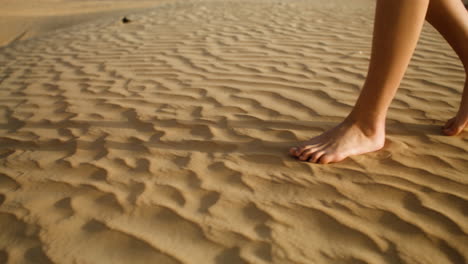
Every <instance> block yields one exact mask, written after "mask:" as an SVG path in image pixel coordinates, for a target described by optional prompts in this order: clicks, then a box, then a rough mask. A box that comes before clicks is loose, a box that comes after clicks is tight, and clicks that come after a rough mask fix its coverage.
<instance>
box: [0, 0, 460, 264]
mask: <svg viewBox="0 0 468 264" xmlns="http://www.w3.org/2000/svg"><path fill="white" fill-rule="evenodd" d="M65 2H67V1H65ZM65 2H63V3H65ZM85 2H86V1H84V2H83V3H85ZM68 4H70V2H69V3H68ZM71 4H75V3H74V2H73V1H72V2H71ZM122 5H123V4H122ZM62 8H63V9H64V10H65V9H66V8H65V7H62ZM122 8H123V7H122ZM128 8H129V10H130V8H133V7H128ZM373 8H374V7H373V1H367V2H366V1H355V0H353V1H337V0H333V1H332V0H328V1H315V2H310V1H300V0H278V1H262V0H250V1H242V0H237V1H234V0H231V1H209V0H200V1H178V0H174V1H170V2H168V3H160V4H157V5H154V6H153V8H151V9H149V8H146V10H145V11H144V12H143V11H141V10H140V12H138V13H135V14H127V16H128V18H129V19H130V20H131V22H130V23H127V24H123V23H121V21H120V20H121V18H122V14H123V13H125V12H123V11H122V10H120V11H118V12H120V13H112V12H113V11H112V12H111V13H108V14H109V15H108V16H104V17H101V18H97V17H94V18H93V19H91V20H89V21H86V22H85V23H81V22H80V23H78V22H77V23H75V22H76V21H75V22H73V23H74V24H73V23H72V24H73V26H69V25H68V26H64V27H60V28H55V29H50V28H46V29H44V30H43V31H41V30H40V28H39V29H38V30H35V32H37V34H36V35H33V36H31V37H28V38H29V39H28V40H19V39H18V40H16V41H13V42H12V41H6V43H10V44H9V45H6V46H5V47H3V48H0V263H78V264H85V263H86V264H88V263H99V264H102V263H196V264H198V263H216V264H231V263H232V264H234V263H259V264H262V263H320V264H321V263H333V264H337V263H372V264H378V263H437V264H444V263H456V264H463V263H466V262H467V260H468V235H467V234H468V177H467V172H468V154H467V150H468V141H467V138H468V137H467V136H468V133H467V132H466V131H465V132H463V133H462V134H461V135H459V136H456V137H446V136H443V135H441V134H440V127H441V125H442V124H444V123H445V120H447V119H448V118H450V117H452V116H454V115H455V113H456V111H457V108H458V104H459V100H460V96H461V91H462V88H463V84H464V71H463V68H462V66H461V63H460V62H459V61H458V59H457V57H456V55H455V54H454V52H453V51H452V50H451V49H450V47H449V46H448V45H447V44H446V43H445V41H444V40H443V39H442V37H441V36H439V35H438V33H437V32H436V31H435V30H434V29H433V28H432V27H431V26H429V25H425V27H424V30H423V33H422V36H421V40H420V42H419V44H418V47H417V50H416V53H415V55H414V58H413V60H412V61H411V64H410V66H409V69H408V71H407V74H406V76H405V79H404V81H403V83H402V84H401V87H400V89H399V91H398V94H397V95H396V98H395V100H394V101H393V104H392V105H391V109H390V111H389V116H388V122H387V132H388V135H387V139H386V144H385V147H384V149H383V150H381V151H378V152H375V153H370V154H366V155H361V156H356V157H351V158H348V159H346V160H345V161H343V162H341V163H337V164H330V165H317V164H310V163H304V162H298V161H297V160H295V159H293V158H291V157H289V156H288V155H287V149H288V148H289V147H290V146H292V145H295V144H296V142H298V141H301V140H306V139H308V138H310V137H312V136H315V135H318V134H320V133H321V132H322V131H324V130H326V129H328V128H331V127H332V126H334V125H336V124H337V123H338V122H340V121H341V120H342V119H343V117H345V116H346V114H347V113H348V112H349V111H350V110H351V108H352V106H353V104H354V101H355V99H356V97H357V95H358V93H359V90H360V87H361V85H362V83H363V81H364V78H365V74H366V71H367V65H368V62H369V55H370V41H371V35H372V23H373V22H372V20H373ZM35 9H36V7H32V8H31V10H30V11H31V12H33V11H34V10H35ZM37 10H40V9H37ZM73 10H75V11H74V12H77V15H78V16H81V15H83V14H80V13H79V12H78V11H77V9H75V8H74V9H73ZM101 11H102V12H107V11H108V10H107V11H106V10H104V9H102V10H100V12H101ZM121 11H122V12H121ZM124 11H125V10H124ZM61 12H62V11H61ZM116 12H117V11H116ZM126 12H127V11H126ZM59 13H60V12H59ZM127 13H128V12H127ZM62 19H65V18H63V17H62ZM65 20H66V19H65ZM38 27H40V25H39V24H38ZM12 31H14V30H12ZM19 31H21V30H19ZM19 31H17V32H19ZM17 32H16V33H14V34H13V35H16V34H17Z"/></svg>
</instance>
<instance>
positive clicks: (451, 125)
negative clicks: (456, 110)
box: [442, 120, 464, 136]
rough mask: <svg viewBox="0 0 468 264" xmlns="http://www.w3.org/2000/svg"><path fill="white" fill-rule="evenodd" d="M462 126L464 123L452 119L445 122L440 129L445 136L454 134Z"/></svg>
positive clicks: (457, 132)
mask: <svg viewBox="0 0 468 264" xmlns="http://www.w3.org/2000/svg"><path fill="white" fill-rule="evenodd" d="M463 128H464V124H461V122H457V120H453V121H452V122H450V120H449V122H448V123H447V125H445V127H444V128H443V129H442V132H443V133H444V134H445V135H447V136H455V135H457V134H459V133H460V132H461V131H462V130H463Z"/></svg>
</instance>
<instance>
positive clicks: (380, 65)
mask: <svg viewBox="0 0 468 264" xmlns="http://www.w3.org/2000/svg"><path fill="white" fill-rule="evenodd" d="M428 6H429V0H378V1H377V7H376V13H375V22H374V35H373V40H372V53H371V60H370V64H369V70H368V74H367V78H366V81H365V83H364V86H363V88H362V91H361V94H360V95H359V98H358V100H357V102H356V105H355V106H354V108H353V110H352V111H351V113H350V114H349V115H348V117H347V118H346V119H345V120H344V121H343V122H342V123H341V124H339V125H338V126H337V127H335V128H333V129H331V130H329V131H326V132H325V133H323V134H322V135H320V136H318V137H315V138H312V139H311V140H309V141H308V142H306V143H305V144H303V145H301V146H299V147H294V148H291V149H290V154H291V155H293V156H295V157H297V158H299V159H300V160H303V161H310V162H318V163H323V164H325V163H330V162H338V161H341V160H343V159H345V158H346V157H348V156H350V155H358V154H363V153H366V152H372V151H376V150H378V149H380V148H382V147H383V144H384V141H385V118H386V115H387V109H388V107H389V105H390V102H391V101H392V99H393V97H394V95H395V92H396V90H397V89H398V86H399V85H400V81H401V79H402V78H403V74H404V72H405V71H406V68H407V66H408V64H409V61H410V59H411V56H412V54H413V51H414V49H415V47H416V43H417V41H418V38H419V35H420V33H421V29H422V26H423V24H424V18H425V16H426V12H427V8H428Z"/></svg>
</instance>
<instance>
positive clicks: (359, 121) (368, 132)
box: [344, 112, 385, 138]
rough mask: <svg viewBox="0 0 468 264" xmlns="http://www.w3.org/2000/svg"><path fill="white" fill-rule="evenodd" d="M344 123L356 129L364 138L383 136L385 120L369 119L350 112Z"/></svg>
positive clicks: (369, 117)
mask: <svg viewBox="0 0 468 264" xmlns="http://www.w3.org/2000/svg"><path fill="white" fill-rule="evenodd" d="M344 122H345V123H347V124H349V125H352V126H356V127H358V128H359V129H360V130H361V131H362V132H363V133H364V135H365V136H367V137H370V138H373V137H381V136H384V135H385V119H384V118H371V116H369V115H367V116H361V115H358V114H356V113H354V112H351V113H350V114H349V115H348V116H347V117H346V119H345V121H344Z"/></svg>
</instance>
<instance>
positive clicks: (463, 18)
mask: <svg viewBox="0 0 468 264" xmlns="http://www.w3.org/2000/svg"><path fill="white" fill-rule="evenodd" d="M426 20H427V21H428V22H429V23H431V25H432V26H434V27H435V28H436V29H437V30H438V31H439V32H440V34H442V36H443V37H444V38H445V39H446V40H447V42H448V43H449V44H450V46H452V48H453V49H454V50H455V52H456V53H457V55H458V57H459V58H460V60H461V61H462V63H463V66H464V67H465V73H466V80H465V88H464V90H463V95H462V99H461V103H460V107H459V109H458V113H457V115H456V116H455V117H454V118H452V119H450V120H449V121H448V122H447V124H445V126H444V129H443V132H444V134H446V135H449V136H453V135H456V134H458V133H460V132H461V131H462V130H463V129H464V128H465V127H467V126H468V12H467V11H466V9H465V7H464V6H463V4H462V2H461V1H454V0H431V1H430V3H429V8H428V10H427V16H426Z"/></svg>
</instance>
